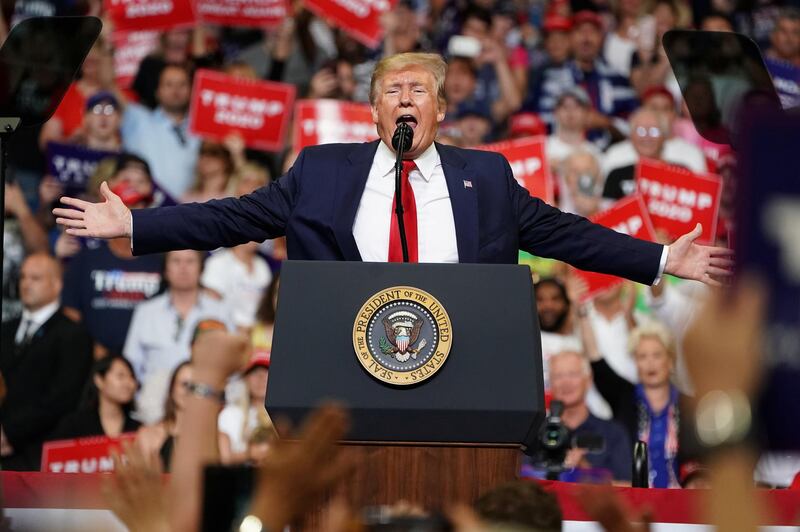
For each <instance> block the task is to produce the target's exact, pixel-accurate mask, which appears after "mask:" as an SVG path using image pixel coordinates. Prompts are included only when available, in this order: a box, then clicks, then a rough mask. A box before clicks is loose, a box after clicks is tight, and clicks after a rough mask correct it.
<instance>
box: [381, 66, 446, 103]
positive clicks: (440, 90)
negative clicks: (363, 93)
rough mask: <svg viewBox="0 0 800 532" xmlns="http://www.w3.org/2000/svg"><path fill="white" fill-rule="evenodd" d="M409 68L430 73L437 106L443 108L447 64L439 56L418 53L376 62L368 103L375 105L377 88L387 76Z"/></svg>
mask: <svg viewBox="0 0 800 532" xmlns="http://www.w3.org/2000/svg"><path fill="white" fill-rule="evenodd" d="M410 67H420V68H422V69H424V70H427V71H428V72H430V73H431V75H432V76H433V82H434V85H435V87H436V95H437V96H438V98H439V105H441V106H443V107H444V105H445V103H446V101H447V100H446V99H445V97H444V78H445V76H446V75H447V63H445V61H444V59H442V56H441V55H439V54H428V53H419V52H408V53H404V54H395V55H390V56H388V57H384V58H383V59H381V60H380V61H379V62H378V64H377V65H376V66H375V70H374V71H373V72H372V80H371V81H370V83H369V103H370V104H372V105H375V102H376V100H377V97H378V86H379V84H380V82H381V81H382V80H383V78H384V77H386V75H387V74H389V73H391V72H398V71H400V70H405V69H407V68H410Z"/></svg>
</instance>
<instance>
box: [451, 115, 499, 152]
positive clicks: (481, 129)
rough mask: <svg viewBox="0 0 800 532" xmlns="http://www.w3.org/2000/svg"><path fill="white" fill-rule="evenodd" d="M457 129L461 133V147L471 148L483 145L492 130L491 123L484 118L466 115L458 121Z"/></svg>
mask: <svg viewBox="0 0 800 532" xmlns="http://www.w3.org/2000/svg"><path fill="white" fill-rule="evenodd" d="M458 129H459V130H460V131H461V144H462V147H464V148H471V147H473V146H478V145H479V144H483V142H484V140H485V139H486V135H488V134H489V132H490V131H491V130H492V123H491V122H489V119H488V118H486V117H485V116H478V115H467V116H465V117H463V118H462V119H461V120H459V121H458Z"/></svg>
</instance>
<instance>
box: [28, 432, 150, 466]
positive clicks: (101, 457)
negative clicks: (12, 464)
mask: <svg viewBox="0 0 800 532" xmlns="http://www.w3.org/2000/svg"><path fill="white" fill-rule="evenodd" d="M135 439H136V433H135V432H130V433H126V434H122V435H120V436H119V437H118V438H109V437H107V436H92V437H89V438H78V439H74V440H58V441H49V442H45V444H44V445H43V446H42V469H41V471H42V473H105V472H109V471H114V459H113V458H112V457H111V452H112V451H117V452H119V450H120V447H121V446H122V442H133V441H134V440H135Z"/></svg>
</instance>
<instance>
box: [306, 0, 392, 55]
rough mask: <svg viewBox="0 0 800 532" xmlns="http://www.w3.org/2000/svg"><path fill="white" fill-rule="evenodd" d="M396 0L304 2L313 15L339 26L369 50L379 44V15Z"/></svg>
mask: <svg viewBox="0 0 800 532" xmlns="http://www.w3.org/2000/svg"><path fill="white" fill-rule="evenodd" d="M396 1H397V0H305V2H304V4H305V5H306V6H307V7H308V9H310V10H311V12H313V13H314V14H315V15H317V16H318V17H320V18H323V19H326V20H328V21H330V22H332V23H333V24H334V25H335V26H339V27H340V28H342V29H343V30H344V31H345V32H347V33H348V34H350V35H351V36H352V37H353V38H354V39H356V40H357V41H359V42H361V43H362V44H364V45H365V46H367V47H369V48H377V47H378V45H379V44H380V43H381V39H382V38H383V36H382V32H383V30H382V28H381V23H380V18H381V15H382V14H383V13H385V12H387V11H390V10H391V9H392V7H393V6H394V4H395V2H396Z"/></svg>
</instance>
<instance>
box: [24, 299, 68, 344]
mask: <svg viewBox="0 0 800 532" xmlns="http://www.w3.org/2000/svg"><path fill="white" fill-rule="evenodd" d="M59 305H60V303H59V302H58V300H56V301H53V302H52V303H49V304H47V305H45V306H43V307H42V308H40V309H39V310H35V311H33V312H31V311H30V310H28V309H23V310H22V319H21V320H20V322H19V327H17V334H16V336H14V341H15V342H16V343H17V344H21V343H22V341H23V340H24V339H25V336H27V337H28V338H33V335H34V334H35V333H36V331H38V330H39V327H41V326H42V325H44V324H45V323H47V320H49V319H50V318H52V317H53V314H55V313H56V312H57V311H58V307H59Z"/></svg>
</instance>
